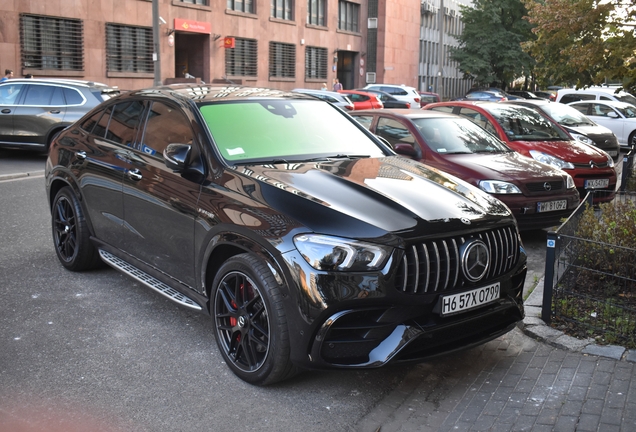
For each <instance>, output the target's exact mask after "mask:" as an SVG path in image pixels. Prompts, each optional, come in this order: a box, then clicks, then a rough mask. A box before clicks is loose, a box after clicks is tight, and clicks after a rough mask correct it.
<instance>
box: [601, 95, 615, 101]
mask: <svg viewBox="0 0 636 432" xmlns="http://www.w3.org/2000/svg"><path fill="white" fill-rule="evenodd" d="M600 100H614V99H612V98H611V97H608V96H603V95H601V97H600Z"/></svg>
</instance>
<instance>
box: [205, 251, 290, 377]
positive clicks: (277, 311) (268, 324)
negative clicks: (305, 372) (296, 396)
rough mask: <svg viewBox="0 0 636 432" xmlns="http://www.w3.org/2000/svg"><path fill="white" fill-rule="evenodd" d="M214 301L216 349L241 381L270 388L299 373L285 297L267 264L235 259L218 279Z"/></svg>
mask: <svg viewBox="0 0 636 432" xmlns="http://www.w3.org/2000/svg"><path fill="white" fill-rule="evenodd" d="M211 298H212V299H213V303H212V305H211V307H212V308H213V309H212V311H211V312H212V315H213V317H214V327H215V330H216V331H215V336H216V341H217V344H218V346H219V349H220V350H221V354H222V355H223V357H224V358H225V361H226V363H227V364H228V366H229V367H230V368H231V369H232V371H233V372H234V373H235V374H236V375H237V376H238V377H239V378H241V379H242V380H244V381H247V382H249V383H251V384H257V385H267V384H273V383H275V382H278V381H281V380H283V379H287V378H289V377H291V376H293V375H294V374H295V373H296V369H295V367H294V366H293V365H292V363H291V361H290V360H289V335H288V331H287V322H286V318H285V311H284V308H283V304H282V297H281V295H280V291H279V289H278V286H277V285H276V282H275V280H274V278H273V276H272V275H271V272H270V271H269V269H268V268H267V266H266V265H265V264H263V263H262V262H261V261H260V260H259V259H258V258H256V257H255V256H253V255H250V254H242V255H238V256H235V257H232V258H230V259H229V260H228V261H226V262H225V263H224V264H223V266H221V268H220V269H219V272H218V273H217V275H216V278H215V280H214V283H213V286H212V293H211Z"/></svg>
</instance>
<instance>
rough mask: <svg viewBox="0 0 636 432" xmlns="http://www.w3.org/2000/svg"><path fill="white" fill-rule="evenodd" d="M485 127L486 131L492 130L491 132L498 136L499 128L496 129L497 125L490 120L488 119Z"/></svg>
mask: <svg viewBox="0 0 636 432" xmlns="http://www.w3.org/2000/svg"><path fill="white" fill-rule="evenodd" d="M484 129H486V131H488V132H490V133H491V134H493V135H495V136H497V129H495V126H493V124H492V123H491V122H490V121H488V120H486V124H485V125H484Z"/></svg>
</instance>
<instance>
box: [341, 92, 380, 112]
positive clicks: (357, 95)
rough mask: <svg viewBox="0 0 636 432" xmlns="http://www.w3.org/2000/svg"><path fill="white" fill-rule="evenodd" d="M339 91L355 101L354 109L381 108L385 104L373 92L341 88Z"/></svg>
mask: <svg viewBox="0 0 636 432" xmlns="http://www.w3.org/2000/svg"><path fill="white" fill-rule="evenodd" d="M338 93H342V94H346V95H347V97H348V98H349V100H350V101H351V102H353V110H354V111H355V110H363V109H381V108H384V104H383V103H382V101H381V100H380V99H378V97H377V96H376V95H375V94H373V93H367V92H363V91H358V90H339V91H338Z"/></svg>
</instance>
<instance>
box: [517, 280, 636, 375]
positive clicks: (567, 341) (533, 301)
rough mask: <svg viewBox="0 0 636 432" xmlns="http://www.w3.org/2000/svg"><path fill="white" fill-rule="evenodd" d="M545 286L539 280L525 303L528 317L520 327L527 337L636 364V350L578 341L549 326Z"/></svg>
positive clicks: (589, 341)
mask: <svg viewBox="0 0 636 432" xmlns="http://www.w3.org/2000/svg"><path fill="white" fill-rule="evenodd" d="M543 284H544V277H542V278H541V279H539V282H538V283H537V286H536V287H535V288H534V290H533V291H532V292H531V293H530V295H529V296H528V298H527V299H526V300H525V302H524V304H525V309H526V317H525V318H524V320H523V325H522V326H520V327H521V330H522V331H523V332H524V333H525V334H526V335H528V336H530V337H531V338H533V339H537V340H539V341H541V342H545V343H547V344H548V345H551V346H553V347H556V348H560V349H564V350H568V351H575V352H581V353H583V354H588V355H595V356H601V357H609V358H612V359H614V360H623V361H628V362H632V363H636V350H628V349H626V348H624V347H621V346H617V345H598V344H597V343H596V342H595V340H594V339H592V338H587V339H578V338H575V337H572V336H568V335H566V334H565V333H563V332H562V331H560V330H557V329H554V328H552V327H550V326H549V325H547V324H546V323H545V322H544V321H543V320H542V319H541V306H542V304H543Z"/></svg>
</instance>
